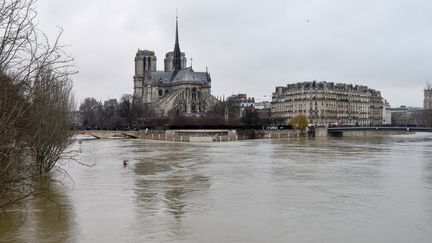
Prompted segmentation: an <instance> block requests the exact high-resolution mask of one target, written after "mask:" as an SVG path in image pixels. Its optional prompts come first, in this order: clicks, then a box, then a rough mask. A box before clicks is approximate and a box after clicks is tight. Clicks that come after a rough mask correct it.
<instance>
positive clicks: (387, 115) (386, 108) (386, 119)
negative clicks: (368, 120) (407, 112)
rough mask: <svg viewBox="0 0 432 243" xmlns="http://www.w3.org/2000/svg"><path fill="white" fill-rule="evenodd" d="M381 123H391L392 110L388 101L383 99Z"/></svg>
mask: <svg viewBox="0 0 432 243" xmlns="http://www.w3.org/2000/svg"><path fill="white" fill-rule="evenodd" d="M382 117H383V122H382V124H383V125H391V124H392V111H391V106H390V103H389V102H388V101H387V100H385V101H384V105H383V115H382Z"/></svg>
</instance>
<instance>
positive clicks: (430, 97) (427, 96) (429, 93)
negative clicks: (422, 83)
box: [423, 86, 432, 109]
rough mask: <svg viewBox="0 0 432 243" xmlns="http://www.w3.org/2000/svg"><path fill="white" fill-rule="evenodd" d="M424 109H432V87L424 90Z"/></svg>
mask: <svg viewBox="0 0 432 243" xmlns="http://www.w3.org/2000/svg"><path fill="white" fill-rule="evenodd" d="M423 108H425V109H432V87H431V86H429V87H427V88H426V89H425V90H424V101H423Z"/></svg>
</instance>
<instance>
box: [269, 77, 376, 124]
mask: <svg viewBox="0 0 432 243" xmlns="http://www.w3.org/2000/svg"><path fill="white" fill-rule="evenodd" d="M299 114H304V115H306V117H307V118H308V120H309V122H310V123H311V124H314V125H379V124H382V122H383V99H382V97H381V93H380V92H379V91H376V90H373V89H369V88H368V87H367V86H362V85H352V84H342V83H336V84H335V83H332V82H325V81H321V82H317V81H313V82H301V83H295V84H288V85H287V86H286V87H282V86H281V87H276V91H275V92H274V93H273V96H272V103H271V115H272V117H275V118H283V119H286V121H287V122H289V120H291V119H292V118H293V117H295V116H297V115H299Z"/></svg>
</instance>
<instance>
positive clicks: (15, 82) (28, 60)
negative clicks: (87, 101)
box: [0, 0, 74, 208]
mask: <svg viewBox="0 0 432 243" xmlns="http://www.w3.org/2000/svg"><path fill="white" fill-rule="evenodd" d="M35 2H36V1H35V0H4V1H2V2H1V3H0V85H1V87H2V89H0V137H1V140H0V174H1V175H2V177H1V179H0V208H2V207H6V206H8V205H10V204H13V203H16V202H18V201H19V200H21V199H23V198H25V197H27V196H29V195H31V194H32V193H34V192H35V190H36V189H37V187H35V186H34V184H33V183H32V182H31V179H32V178H34V176H41V175H42V176H49V173H50V172H52V171H54V168H56V166H57V163H58V161H59V160H60V159H62V158H64V157H65V156H66V157H68V155H67V153H66V151H67V149H68V147H69V145H70V144H71V143H72V139H71V136H72V133H71V131H70V129H71V111H72V104H73V102H72V100H71V87H72V86H71V85H72V83H71V79H70V76H71V74H73V73H74V67H73V66H72V65H71V62H72V58H70V57H69V56H68V55H67V54H66V53H65V52H64V51H63V46H62V45H60V44H59V38H60V36H61V33H62V30H61V29H60V31H59V33H58V35H57V37H56V38H55V40H54V42H50V41H49V40H48V37H47V36H46V35H45V34H44V33H43V32H41V31H40V30H38V29H37V26H36V25H35V24H34V19H35V18H36V16H37V14H36V11H35ZM3 87H4V88H3Z"/></svg>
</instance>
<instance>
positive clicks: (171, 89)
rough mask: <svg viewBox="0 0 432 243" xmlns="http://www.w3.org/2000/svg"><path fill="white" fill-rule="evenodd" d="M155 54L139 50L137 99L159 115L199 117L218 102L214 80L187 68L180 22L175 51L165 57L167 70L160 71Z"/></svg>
mask: <svg viewBox="0 0 432 243" xmlns="http://www.w3.org/2000/svg"><path fill="white" fill-rule="evenodd" d="M156 61H157V59H156V56H155V53H154V52H153V51H148V50H138V52H137V53H136V56H135V76H134V99H135V102H142V103H143V104H144V105H145V107H147V110H148V111H149V112H151V113H153V114H154V115H157V116H169V115H178V114H180V115H185V116H194V115H195V116H200V115H202V114H204V113H206V112H208V111H211V110H212V108H213V106H214V105H215V104H216V103H217V102H219V101H218V100H217V99H216V98H215V97H214V96H212V95H211V94H210V91H211V78H210V74H209V73H208V72H207V71H206V72H195V71H194V70H193V69H192V67H186V56H185V53H183V52H180V45H179V38H178V19H176V33H175V45H174V51H173V52H168V53H167V54H166V55H165V60H164V64H165V69H164V71H158V70H157V68H156Z"/></svg>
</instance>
